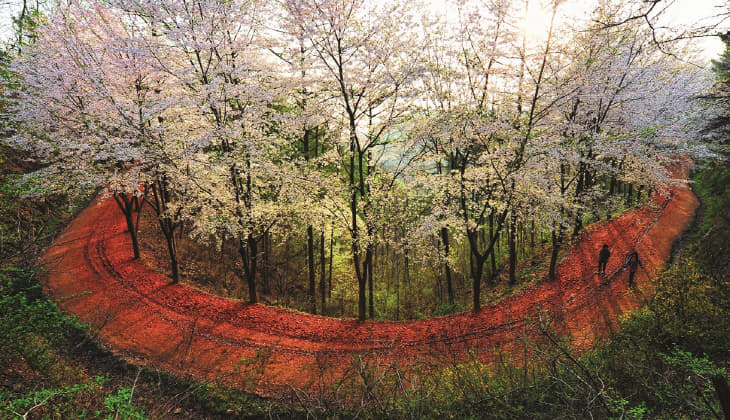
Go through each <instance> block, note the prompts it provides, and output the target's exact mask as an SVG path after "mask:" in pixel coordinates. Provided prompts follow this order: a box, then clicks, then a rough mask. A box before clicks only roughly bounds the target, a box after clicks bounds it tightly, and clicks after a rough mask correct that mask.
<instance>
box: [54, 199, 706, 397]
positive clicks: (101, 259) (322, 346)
mask: <svg viewBox="0 0 730 420" xmlns="http://www.w3.org/2000/svg"><path fill="white" fill-rule="evenodd" d="M697 205H698V203H697V200H696V198H695V196H694V195H693V194H692V192H691V191H690V189H689V188H687V187H686V185H677V186H674V187H672V188H671V190H670V193H668V194H666V195H664V196H658V197H656V201H654V202H652V203H651V204H649V205H646V206H643V207H641V208H638V209H636V210H633V211H631V212H628V213H625V214H623V215H621V216H619V217H617V218H614V219H612V220H610V221H608V222H604V223H601V224H597V225H593V226H590V227H589V228H588V229H587V230H586V231H585V232H584V233H583V234H582V235H581V237H580V239H579V241H577V242H576V244H575V245H574V246H573V248H572V249H570V250H569V252H568V254H567V255H566V257H565V258H564V259H563V260H562V261H561V263H560V265H559V267H558V275H559V279H558V280H556V281H554V282H548V281H545V282H542V283H539V284H535V285H533V286H531V287H529V288H528V289H526V290H525V291H524V292H523V293H521V294H519V295H516V296H512V297H510V298H508V299H506V300H504V301H501V302H499V303H496V304H492V305H490V306H487V307H485V308H484V309H483V310H482V311H481V312H479V313H478V314H474V313H470V312H469V313H462V314H456V315H450V316H445V317H440V318H433V319H428V320H419V321H402V322H372V321H366V322H357V321H356V320H352V319H336V318H327V317H321V316H315V315H308V314H302V313H297V312H293V311H289V310H285V309H280V308H275V307H269V306H264V305H258V304H256V305H249V304H245V303H242V302H238V301H233V300H228V299H224V298H221V297H218V296H214V295H209V294H206V293H203V292H200V291H198V290H195V289H192V288H189V287H187V286H184V285H172V284H170V281H169V279H168V278H166V277H164V276H163V275H161V274H159V273H157V272H154V271H153V270H151V269H149V268H148V267H147V266H145V265H144V264H143V263H141V262H140V261H135V260H132V253H131V246H130V245H129V238H128V235H127V234H126V233H125V223H124V219H123V218H122V217H121V213H120V212H119V210H118V209H117V208H116V207H115V204H114V202H113V201H112V200H106V201H98V200H97V201H94V202H93V203H92V204H91V205H90V206H89V207H88V208H87V209H86V210H84V211H83V212H82V213H81V214H80V215H79V216H78V217H77V218H76V219H75V220H74V221H73V222H72V223H71V224H70V225H69V226H68V228H67V229H66V230H65V232H64V233H63V234H62V235H61V236H60V237H59V238H58V239H57V240H56V241H55V243H54V245H53V246H52V247H51V248H50V249H49V250H48V252H47V253H46V255H45V257H44V263H45V266H46V268H48V270H49V272H48V276H47V278H46V279H45V286H46V289H47V291H48V293H49V294H50V295H51V297H52V298H54V299H55V300H56V301H58V302H59V303H60V305H61V306H62V307H63V308H64V309H66V310H67V311H69V312H70V313H72V314H75V315H77V316H78V317H79V318H80V319H81V320H83V321H85V322H88V323H89V324H90V325H91V327H92V328H94V329H95V330H97V331H98V334H99V338H100V340H101V341H102V342H103V343H105V344H106V345H108V346H109V347H110V348H111V349H113V350H114V351H115V352H117V353H119V354H121V355H122V356H124V357H126V358H128V359H130V360H132V361H134V362H136V363H139V364H144V365H151V366H155V367H158V368H160V369H163V370H166V371H169V372H172V373H174V374H177V375H179V376H192V377H194V378H196V379H202V380H213V381H220V382H222V383H225V384H228V385H233V386H239V387H241V388H244V389H246V390H248V391H251V392H255V393H258V394H273V393H276V392H278V391H279V390H282V389H285V387H287V386H288V385H293V386H296V387H307V386H309V385H310V384H311V383H312V381H315V380H316V381H320V380H321V381H322V382H323V383H330V382H333V381H335V380H337V378H338V377H340V376H341V375H342V374H343V373H344V372H345V370H346V369H347V368H348V366H350V364H351V360H353V355H365V357H366V358H367V359H368V360H372V361H377V362H379V363H392V362H397V363H398V364H399V365H400V366H402V367H406V368H407V367H408V366H411V365H414V364H417V363H421V362H425V363H437V364H438V363H440V362H441V361H442V360H446V359H448V360H454V359H456V360H458V359H460V358H462V357H464V355H465V354H466V352H467V351H472V352H473V353H474V354H476V356H477V357H479V358H481V359H483V360H492V359H493V358H494V357H496V356H495V354H496V352H497V351H499V350H500V349H504V348H505V346H506V348H509V347H510V346H511V345H512V344H515V343H517V341H518V340H519V338H520V337H521V335H522V334H523V332H524V329H523V326H524V320H525V318H526V317H528V316H534V315H535V314H536V313H537V312H539V311H542V310H547V311H549V312H550V315H551V317H552V319H553V320H554V321H555V326H556V327H557V329H558V331H559V332H561V333H564V334H568V335H570V336H571V338H572V343H573V345H574V346H578V347H583V346H586V345H587V344H589V343H591V342H593V341H594V340H595V339H596V338H598V337H603V336H605V335H606V334H607V333H608V332H609V331H610V330H611V329H612V328H615V326H616V323H617V321H616V320H617V318H618V316H619V315H621V314H622V313H625V312H626V311H628V310H631V309H633V308H636V307H637V306H638V304H639V301H640V300H641V296H642V294H648V293H650V291H651V282H650V281H648V279H650V278H651V277H652V276H653V275H655V274H657V273H658V272H659V271H660V270H661V269H662V267H663V265H664V264H665V263H666V262H667V261H668V260H669V258H670V253H671V249H672V243H673V242H674V240H675V239H676V238H677V237H678V236H679V235H680V233H681V232H682V231H683V230H684V229H685V228H686V226H687V225H688V223H689V222H690V220H691V218H692V215H693V213H694V211H695V209H696V207H697ZM604 243H605V244H608V245H609V247H610V248H611V252H612V254H613V256H612V258H611V260H610V261H609V264H608V269H607V272H608V273H609V277H610V278H611V279H612V281H611V282H610V283H609V284H608V285H602V284H601V279H599V278H598V277H597V276H595V275H594V274H593V273H594V271H595V270H596V256H597V253H598V250H599V249H600V247H601V245H602V244H604ZM632 247H635V248H636V249H637V251H638V252H639V255H640V256H641V257H642V260H643V263H644V265H645V267H646V270H641V271H639V273H638V275H637V283H638V288H637V289H635V290H628V288H627V281H626V277H627V273H625V272H618V270H619V267H620V265H621V264H622V262H623V259H624V258H623V257H624V255H626V254H627V253H628V252H629V251H630V249H631V248H632ZM322 382H320V383H322Z"/></svg>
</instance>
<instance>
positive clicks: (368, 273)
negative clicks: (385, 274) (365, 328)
mask: <svg viewBox="0 0 730 420" xmlns="http://www.w3.org/2000/svg"><path fill="white" fill-rule="evenodd" d="M363 270H364V271H365V277H366V278H367V283H368V315H369V316H370V318H373V317H375V294H374V293H375V292H374V286H373V246H372V244H368V246H367V250H366V251H365V261H364V267H363Z"/></svg>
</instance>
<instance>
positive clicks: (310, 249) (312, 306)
mask: <svg viewBox="0 0 730 420" xmlns="http://www.w3.org/2000/svg"><path fill="white" fill-rule="evenodd" d="M307 265H308V267H309V295H308V298H309V310H310V311H311V312H312V313H313V314H316V313H317V299H316V296H315V294H316V291H315V281H314V277H315V273H314V229H313V228H312V225H309V226H307Z"/></svg>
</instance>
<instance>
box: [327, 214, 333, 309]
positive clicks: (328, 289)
mask: <svg viewBox="0 0 730 420" xmlns="http://www.w3.org/2000/svg"><path fill="white" fill-rule="evenodd" d="M334 247H335V224H334V223H332V228H331V230H330V270H329V278H328V279H327V282H328V285H327V297H328V298H332V264H333V262H334V254H333V253H332V251H333V250H334Z"/></svg>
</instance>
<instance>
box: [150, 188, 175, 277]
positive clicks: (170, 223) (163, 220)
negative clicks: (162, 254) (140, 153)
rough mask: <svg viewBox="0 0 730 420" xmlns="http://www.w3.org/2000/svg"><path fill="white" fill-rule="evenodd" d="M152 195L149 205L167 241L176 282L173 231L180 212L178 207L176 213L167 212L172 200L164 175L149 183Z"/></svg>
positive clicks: (171, 267)
mask: <svg viewBox="0 0 730 420" xmlns="http://www.w3.org/2000/svg"><path fill="white" fill-rule="evenodd" d="M151 190H152V196H153V197H154V203H150V206H151V207H152V209H153V210H154V211H155V213H156V214H157V221H158V222H159V224H160V229H161V230H162V234H163V236H164V237H165V241H167V251H168V253H169V255H170V269H171V271H172V282H173V283H177V282H179V281H180V270H179V268H178V266H179V264H178V259H177V243H176V241H175V231H176V230H177V229H179V228H180V226H181V225H180V223H179V222H178V221H177V220H178V217H179V213H180V209H178V210H177V214H174V215H170V213H169V212H168V208H169V204H170V203H171V202H172V197H171V194H170V191H169V190H168V185H167V179H166V177H165V176H164V175H162V176H161V177H159V178H158V179H156V180H155V182H154V183H153V184H152V185H151Z"/></svg>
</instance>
